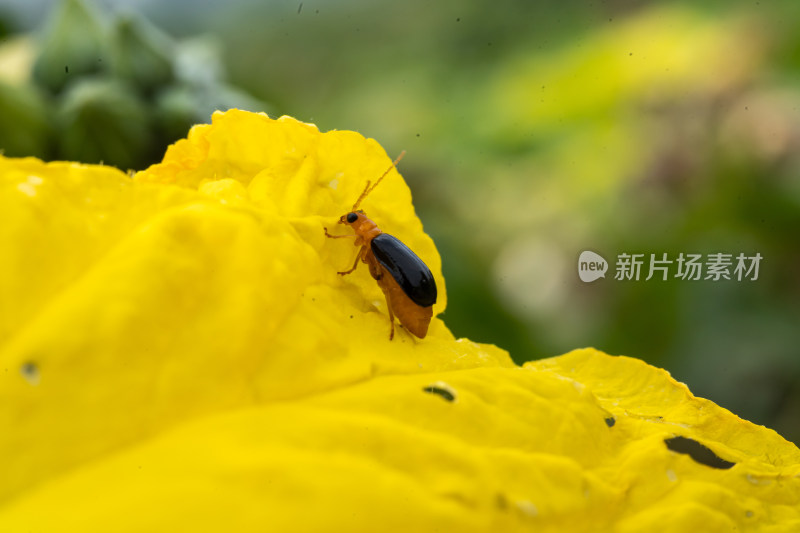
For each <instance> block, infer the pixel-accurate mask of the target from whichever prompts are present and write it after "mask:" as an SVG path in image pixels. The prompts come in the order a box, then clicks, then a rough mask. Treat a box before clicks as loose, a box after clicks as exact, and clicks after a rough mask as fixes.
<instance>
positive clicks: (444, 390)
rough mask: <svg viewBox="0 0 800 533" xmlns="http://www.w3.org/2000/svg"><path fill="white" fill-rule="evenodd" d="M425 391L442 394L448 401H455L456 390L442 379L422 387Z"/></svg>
mask: <svg viewBox="0 0 800 533" xmlns="http://www.w3.org/2000/svg"><path fill="white" fill-rule="evenodd" d="M422 390H423V391H424V392H427V393H428V394H436V395H437V396H441V397H442V398H444V399H445V400H447V401H448V402H454V401H455V399H456V391H455V390H453V388H452V387H451V386H450V385H448V384H447V383H443V382H441V381H437V382H436V383H432V384H430V385H428V386H427V387H425V388H423V389H422Z"/></svg>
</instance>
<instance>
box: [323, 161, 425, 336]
mask: <svg viewBox="0 0 800 533" xmlns="http://www.w3.org/2000/svg"><path fill="white" fill-rule="evenodd" d="M404 155H405V152H403V153H401V154H400V156H399V157H398V158H397V159H395V160H394V162H393V163H392V166H390V167H389V168H388V169H386V172H384V173H383V174H382V175H381V177H380V178H378V181H376V182H375V184H374V185H372V187H370V182H369V181H368V182H367V186H366V187H365V188H364V192H362V193H361V196H359V197H358V200H356V203H355V204H354V205H353V209H352V210H351V211H350V212H349V213H347V214H345V215H342V216H341V218H339V224H346V225H348V226H350V227H352V228H353V231H354V232H355V233H353V234H351V235H331V234H330V233H328V228H324V229H325V235H326V236H327V237H330V238H331V239H344V238H348V237H354V238H355V242H354V244H355V245H356V246H360V247H361V249H360V250H359V251H358V254H357V255H356V260H355V263H353V268H351V269H350V270H347V271H345V272H339V275H342V276H345V275H347V274H350V273H351V272H353V271H354V270H355V269H356V267H357V266H358V262H359V261H362V262H363V263H366V264H367V266H368V267H369V273H370V274H371V275H372V277H373V278H375V280H376V281H377V282H378V286H379V287H380V288H381V290H382V291H383V295H384V296H385V297H386V306H387V308H388V309H389V324H390V325H391V331H390V332H389V340H392V339H393V338H394V317H395V316H396V317H397V319H398V320H399V321H400V324H402V325H403V327H405V328H406V329H407V330H408V331H410V332H411V333H413V334H414V335H416V336H417V337H419V338H420V339H422V338H424V337H425V335H427V334H428V325H429V324H430V323H431V317H433V304H435V303H436V282H434V280H433V274H431V271H430V269H429V268H428V267H427V266H426V265H425V263H423V262H422V260H421V259H420V258H419V257H417V254H415V253H414V252H412V251H411V249H410V248H409V247H408V246H406V245H405V244H403V243H402V242H400V240H399V239H397V238H396V237H392V236H391V235H389V234H388V233H383V232H382V231H381V230H380V229H379V228H378V225H377V224H375V222H373V221H372V220H370V219H369V218H367V215H366V213H364V211H362V210H360V209H358V206H359V204H360V203H361V202H362V200H364V198H366V197H367V195H368V194H369V193H370V192H372V191H373V189H375V187H377V186H378V184H379V183H380V182H381V180H382V179H383V178H384V177H386V175H387V174H388V173H389V171H391V170H392V169H393V168H394V167H395V165H397V163H398V162H399V161H400V160H401V159H402V158H403V156H404Z"/></svg>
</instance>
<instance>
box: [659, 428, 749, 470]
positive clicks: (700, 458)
mask: <svg viewBox="0 0 800 533" xmlns="http://www.w3.org/2000/svg"><path fill="white" fill-rule="evenodd" d="M664 444H666V445H667V448H669V449H670V450H672V451H673V452H677V453H685V454H686V455H688V456H689V457H691V458H692V459H693V460H694V461H695V462H698V463H700V464H701V465H706V466H710V467H711V468H720V469H722V470H727V469H728V468H731V467H733V465H735V464H736V463H732V462H730V461H726V460H725V459H722V458H720V457H719V456H718V455H717V454H715V453H714V452H713V451H711V450H710V449H709V448H707V447H706V446H704V445H702V444H700V443H699V442H697V441H696V440H694V439H690V438H688V437H681V436H677V437H671V438H669V439H664Z"/></svg>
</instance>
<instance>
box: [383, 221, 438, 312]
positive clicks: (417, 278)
mask: <svg viewBox="0 0 800 533" xmlns="http://www.w3.org/2000/svg"><path fill="white" fill-rule="evenodd" d="M370 246H371V248H372V253H373V254H374V255H375V258H376V259H377V260H378V262H379V263H380V264H381V265H382V266H383V267H384V268H385V269H386V270H387V272H389V273H390V274H391V275H392V277H393V278H394V280H395V281H396V282H397V284H398V285H400V288H402V289H403V292H404V293H406V295H407V296H408V297H409V298H411V301H413V302H414V303H415V304H417V305H419V306H420V307H430V306H432V305H433V304H435V303H436V282H435V281H434V280H433V274H431V271H430V269H429V268H428V267H427V265H426V264H425V263H423V262H422V259H420V258H419V257H417V254H415V253H414V252H412V251H411V248H409V247H408V246H406V245H405V244H403V243H402V242H400V240H399V239H397V238H396V237H393V236H391V235H389V234H387V233H381V234H380V235H378V236H376V237H374V238H373V239H372V241H371V243H370Z"/></svg>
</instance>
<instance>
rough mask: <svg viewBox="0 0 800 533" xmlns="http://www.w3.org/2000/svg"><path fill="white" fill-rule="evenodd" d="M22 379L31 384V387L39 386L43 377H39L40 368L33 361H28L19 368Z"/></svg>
mask: <svg viewBox="0 0 800 533" xmlns="http://www.w3.org/2000/svg"><path fill="white" fill-rule="evenodd" d="M19 371H20V373H21V374H22V377H24V378H25V380H26V381H27V382H28V383H30V384H31V385H38V384H39V380H40V379H41V376H40V375H39V367H38V366H37V365H36V363H34V362H33V361H28V362H26V363H22V366H21V367H20V368H19Z"/></svg>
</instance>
